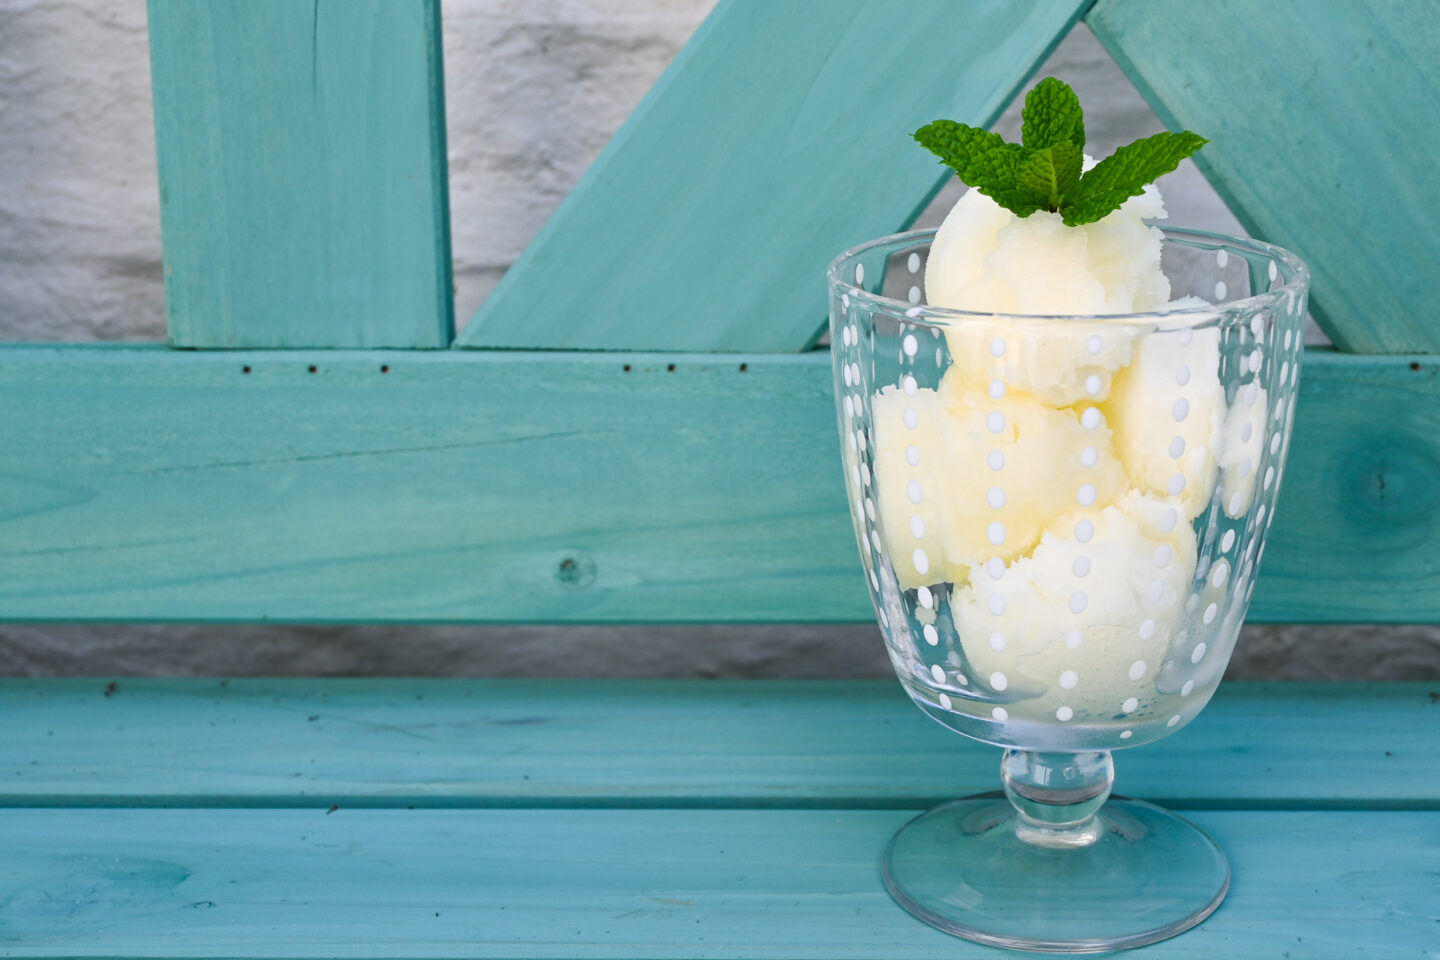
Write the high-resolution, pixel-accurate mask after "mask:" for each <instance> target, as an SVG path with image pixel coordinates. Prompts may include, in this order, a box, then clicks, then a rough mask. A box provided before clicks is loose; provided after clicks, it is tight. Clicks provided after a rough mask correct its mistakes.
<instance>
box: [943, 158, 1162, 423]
mask: <svg viewBox="0 0 1440 960" xmlns="http://www.w3.org/2000/svg"><path fill="white" fill-rule="evenodd" d="M1164 216H1165V205H1164V203H1163V202H1162V201H1161V199H1160V194H1159V192H1158V191H1156V190H1155V188H1154V187H1153V186H1151V187H1146V188H1145V192H1144V193H1142V194H1141V195H1140V196H1137V197H1132V198H1131V199H1130V200H1128V201H1127V202H1126V203H1125V204H1123V205H1122V206H1121V207H1120V209H1118V210H1116V211H1115V212H1114V213H1111V214H1110V215H1109V216H1107V217H1104V218H1103V219H1101V220H1099V221H1097V222H1095V223H1091V224H1085V225H1082V226H1078V227H1067V226H1065V225H1064V223H1062V222H1061V219H1060V216H1059V214H1054V213H1047V212H1044V211H1041V212H1039V213H1034V214H1031V215H1030V216H1028V217H1024V218H1021V217H1017V216H1015V214H1013V213H1011V212H1010V211H1009V210H1006V209H1005V208H1003V207H1001V206H1000V205H999V204H997V203H995V201H993V200H991V199H990V198H989V197H987V196H985V195H984V194H982V193H980V192H979V191H976V190H971V191H970V192H968V193H966V194H965V195H964V196H962V197H961V198H960V200H959V201H958V202H957V203H956V204H955V207H954V208H953V209H952V210H951V211H950V214H949V216H947V217H946V218H945V222H944V223H943V224H941V226H940V229H939V231H937V233H936V235H935V240H934V242H933V243H932V244H931V248H930V259H929V261H928V262H927V263H926V267H925V295H926V298H927V300H928V302H929V303H930V304H931V305H932V306H938V307H946V308H949V309H953V310H970V311H976V312H984V313H1007V314H1029V315H1032V316H1033V315H1066V316H1069V315H1082V314H1115V313H1134V312H1143V311H1149V310H1156V309H1159V308H1160V307H1162V306H1163V305H1164V304H1165V303H1166V302H1167V300H1168V299H1169V296H1170V283H1169V281H1168V280H1167V279H1166V278H1165V275H1164V273H1163V272H1161V270H1160V245H1161V234H1160V231H1159V230H1157V229H1156V228H1154V227H1151V226H1149V225H1147V224H1146V223H1145V222H1144V219H1143V218H1145V217H1150V218H1162V217H1164ZM945 335H946V340H947V342H948V344H949V346H950V354H951V357H952V359H953V361H954V363H955V365H956V366H957V367H958V369H959V371H960V375H961V376H963V377H964V378H965V379H966V380H968V381H971V382H975V383H981V384H983V383H988V382H989V381H992V380H995V379H999V380H1000V381H1002V382H1003V383H1005V384H1006V385H1007V386H1009V387H1012V388H1015V389H1019V390H1023V391H1025V392H1027V393H1031V394H1034V395H1035V396H1036V397H1037V398H1039V399H1040V400H1041V401H1042V402H1044V403H1046V404H1049V405H1050V406H1069V405H1070V404H1073V403H1076V402H1079V401H1084V400H1103V399H1104V398H1106V397H1108V396H1109V395H1110V380H1111V377H1112V376H1113V374H1114V372H1115V371H1116V370H1118V369H1119V368H1121V367H1123V366H1125V365H1126V364H1128V363H1129V362H1130V353H1131V346H1130V336H1129V334H1127V333H1126V332H1125V331H1123V330H1117V329H1115V328H1114V327H1110V326H1108V325H1105V324H1086V323H1075V324H1071V325H1068V326H1066V327H1065V328H1063V329H1061V328H1057V327H1056V326H1055V324H1053V323H1049V324H1039V323H1036V322H1034V321H1030V322H1026V321H1024V320H1023V319H1018V318H1017V319H1012V318H1006V319H1004V320H997V321H974V322H970V321H964V320H957V321H955V322H954V323H953V324H952V325H951V326H950V327H948V328H947V329H946V331H945Z"/></svg>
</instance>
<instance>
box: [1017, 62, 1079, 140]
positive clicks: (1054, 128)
mask: <svg viewBox="0 0 1440 960" xmlns="http://www.w3.org/2000/svg"><path fill="white" fill-rule="evenodd" d="M1020 119H1021V123H1022V125H1021V128H1020V139H1021V141H1022V142H1023V143H1024V144H1025V146H1026V147H1027V148H1029V149H1031V150H1044V149H1045V148H1046V147H1050V146H1054V145H1055V144H1057V143H1061V142H1064V143H1073V144H1074V145H1075V146H1076V147H1079V148H1081V149H1083V148H1084V146H1085V119H1084V114H1083V113H1082V112H1081V110H1080V98H1079V97H1077V96H1075V91H1074V90H1071V89H1070V86H1069V84H1067V83H1065V82H1064V81H1062V80H1056V79H1055V78H1054V77H1046V78H1045V79H1044V80H1041V81H1040V82H1039V83H1037V84H1035V86H1034V88H1033V89H1031V91H1030V92H1029V93H1027V94H1026V95H1025V109H1024V110H1022V111H1021V112H1020Z"/></svg>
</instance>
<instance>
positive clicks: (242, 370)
mask: <svg viewBox="0 0 1440 960" xmlns="http://www.w3.org/2000/svg"><path fill="white" fill-rule="evenodd" d="M240 372H241V373H249V372H250V368H249V367H241V368H240Z"/></svg>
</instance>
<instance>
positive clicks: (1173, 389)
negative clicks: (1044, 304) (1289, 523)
mask: <svg viewBox="0 0 1440 960" xmlns="http://www.w3.org/2000/svg"><path fill="white" fill-rule="evenodd" d="M1163 234H1164V240H1163V246H1162V250H1163V269H1164V272H1165V274H1166V277H1167V279H1168V280H1169V282H1170V285H1171V297H1172V298H1173V299H1172V305H1171V307H1170V308H1169V309H1168V310H1167V311H1166V312H1157V313H1149V314H1129V315H1113V316H1100V315H1096V316H1056V317H1039V316H1001V315H995V314H981V313H968V312H962V311H955V310H946V309H941V308H937V307H930V306H928V305H926V304H925V303H924V302H923V301H924V297H923V289H924V284H923V280H922V278H923V276H924V267H925V261H926V257H927V255H928V252H929V247H930V241H931V240H932V238H933V236H934V232H933V231H916V232H912V233H905V234H899V235H896V236H891V237H884V238H881V239H878V240H874V241H872V242H869V243H866V244H863V245H861V246H859V247H856V248H854V249H852V250H849V251H847V252H845V253H844V254H842V255H841V256H840V257H839V258H838V259H837V260H836V261H835V262H834V263H833V264H832V265H831V267H830V271H829V283H830V339H831V351H832V355H833V357H834V369H835V396H836V399H837V406H838V417H839V426H840V435H841V451H842V458H843V460H844V470H845V479H846V484H847V489H848V493H849V500H850V508H851V519H852V520H853V522H854V525H855V536H856V540H857V542H858V543H859V547H860V555H861V560H862V562H863V564H864V568H865V578H866V580H867V582H868V583H869V586H870V593H871V598H872V600H873V602H874V605H875V611H876V616H877V618H878V619H879V622H880V626H881V629H882V632H883V634H884V637H885V643H886V647H887V649H888V651H889V653H890V659H891V662H892V663H893V664H894V666H895V671H896V673H897V674H898V676H899V678H900V682H901V684H902V685H903V686H904V688H905V690H906V691H907V692H908V693H909V694H910V697H911V699H913V700H914V701H915V704H916V705H917V706H918V707H919V708H920V709H921V710H923V711H924V712H925V713H926V714H928V715H929V716H930V717H931V718H932V719H934V720H936V721H937V722H939V723H941V724H943V725H945V726H946V727H949V728H950V729H951V730H954V731H956V732H958V733H962V734H964V735H966V736H968V737H972V738H974V739H976V740H980V741H983V742H985V743H991V744H995V745H996V746H999V747H1002V748H1004V754H1003V759H1002V761H1001V768H1000V774H1001V785H1002V787H1003V791H1002V792H997V793H993V794H987V795H983V796H979V797H972V798H967V799H962V800H957V801H954V802H952V803H948V804H945V805H943V806H940V807H937V808H936V809H934V810H931V811H929V812H927V813H925V814H923V815H921V816H919V817H917V818H916V819H914V820H912V821H911V822H910V823H909V824H907V825H906V826H905V827H903V828H901V830H900V831H899V832H898V833H897V834H896V835H895V837H894V838H893V839H892V840H891V841H890V844H889V847H888V848H887V849H886V851H885V855H884V861H883V865H882V866H883V877H884V881H885V885H886V887H887V889H888V890H889V891H890V893H891V895H892V896H893V897H894V898H895V900H896V901H897V902H898V903H899V904H900V905H901V906H903V907H904V908H905V909H906V910H909V911H910V912H911V913H913V914H914V915H915V916H917V917H919V918H920V919H922V920H924V921H925V922H927V923H929V924H931V925H933V926H935V927H938V928H940V929H941V930H945V931H948V932H950V933H953V934H956V935H958V936H961V937H966V938H968V939H971V940H975V941H979V942H981V943H988V944H994V945H997V946H1003V947H1011V948H1018V949H1026V950H1036V951H1046V952H1067V953H1094V952H1102V951H1108V950H1116V949H1121V948H1125V947H1134V946H1140V945H1142V944H1146V943H1153V942H1155V941H1157V940H1162V939H1164V938H1166V937H1169V936H1173V935H1175V934H1177V933H1179V932H1181V931H1183V930H1186V929H1189V928H1190V927H1192V926H1194V925H1195V924H1197V923H1199V922H1200V921H1201V920H1203V919H1204V918H1205V917H1207V916H1209V914H1210V913H1211V912H1213V911H1214V910H1215V908H1216V907H1217V906H1219V904H1220V901H1221V900H1222V899H1223V898H1224V896H1225V893H1226V890H1227V889H1228V886H1229V867H1228V865H1227V862H1226V859H1225V856H1224V854H1223V853H1222V852H1221V851H1220V849H1219V848H1218V847H1217V846H1216V845H1215V843H1214V841H1213V840H1211V839H1210V837H1208V836H1207V835H1206V834H1205V833H1203V832H1202V831H1201V830H1200V829H1199V828H1197V827H1195V826H1194V825H1192V824H1191V823H1189V822H1188V821H1186V820H1184V819H1182V818H1180V817H1177V816H1175V815H1174V814H1170V813H1167V812H1166V811H1164V810H1161V809H1160V808H1158V807H1155V806H1152V805H1151V804H1148V803H1144V802H1142V801H1138V800H1124V799H1119V798H1112V797H1111V795H1110V791H1111V785H1112V782H1113V780H1114V766H1113V763H1112V752H1113V751H1115V750H1118V749H1121V748H1124V747H1135V746H1140V745H1142V744H1148V743H1151V742H1153V741H1155V740H1159V739H1161V738H1162V737H1165V736H1168V735H1169V734H1171V733H1174V732H1175V731H1177V730H1179V729H1180V728H1182V727H1183V726H1184V725H1185V724H1187V723H1189V722H1190V721H1191V720H1192V719H1194V717H1195V715H1196V714H1198V713H1199V712H1200V710H1201V709H1202V708H1203V707H1204V706H1205V704H1206V702H1208V701H1209V699H1210V697H1211V695H1212V694H1213V693H1214V692H1215V687H1216V685H1217V684H1218V683H1219V682H1220V677H1221V675H1222V674H1223V673H1224V671H1225V666H1226V663H1227V662H1228V661H1229V659H1230V653H1231V650H1232V649H1233V648H1234V645H1235V638H1236V636H1237V634H1238V633H1239V630H1240V624H1241V622H1242V621H1243V620H1244V617H1245V612H1246V609H1247V608H1248V605H1249V602H1250V596H1251V593H1252V592H1253V591H1254V589H1255V574H1256V570H1257V568H1258V567H1259V564H1260V561H1261V559H1262V557H1263V556H1264V552H1265V531H1266V530H1267V529H1269V526H1270V524H1271V522H1272V521H1273V520H1274V516H1275V497H1276V495H1277V493H1278V492H1279V489H1280V480H1281V477H1282V475H1283V473H1284V470H1285V455H1286V451H1287V448H1288V445H1289V441H1290V434H1291V428H1292V425H1293V423H1294V416H1295V396H1296V384H1297V381H1298V377H1299V373H1300V361H1301V357H1302V353H1303V348H1304V343H1303V341H1304V322H1305V301H1306V293H1307V289H1308V284H1309V275H1308V272H1307V270H1306V268H1305V266H1304V264H1302V263H1301V262H1300V261H1299V260H1298V259H1297V258H1296V257H1295V256H1293V255H1292V254H1290V253H1288V252H1286V251H1284V250H1281V249H1279V248H1277V247H1274V246H1270V245H1268V244H1264V243H1259V242H1256V241H1252V240H1246V239H1239V238H1233V237H1224V236H1218V235H1214V234H1209V233H1204V232H1200V231H1193V230H1181V229H1173V228H1164V229H1163ZM1176 300H1178V301H1179V302H1178V303H1176V302H1174V301H1176Z"/></svg>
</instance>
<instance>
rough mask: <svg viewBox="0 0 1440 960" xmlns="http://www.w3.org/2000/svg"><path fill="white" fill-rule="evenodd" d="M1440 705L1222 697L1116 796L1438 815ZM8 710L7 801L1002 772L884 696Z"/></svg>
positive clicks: (3, 777)
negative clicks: (1432, 732) (1425, 733)
mask: <svg viewBox="0 0 1440 960" xmlns="http://www.w3.org/2000/svg"><path fill="white" fill-rule="evenodd" d="M875 642H876V643H877V644H878V643H880V638H879V636H878V635H877V636H876V639H875ZM1436 689H1437V688H1436V686H1435V685H1434V684H1430V685H1423V684H1379V685H1365V684H1283V683H1282V684H1244V683H1237V684H1229V683H1226V684H1221V686H1220V690H1219V692H1218V694H1217V695H1216V697H1215V699H1214V701H1213V702H1212V703H1211V704H1210V705H1209V706H1208V707H1207V708H1206V709H1205V711H1204V712H1203V713H1202V714H1201V715H1200V717H1199V719H1197V720H1196V721H1195V722H1194V723H1193V724H1191V725H1190V726H1187V727H1186V728H1185V729H1184V730H1181V731H1179V732H1178V733H1176V734H1175V735H1174V736H1172V737H1170V738H1168V739H1166V740H1165V741H1164V743H1163V744H1162V745H1156V746H1150V747H1146V748H1143V749H1139V750H1126V751H1122V752H1121V753H1120V754H1118V755H1117V760H1116V766H1117V769H1118V781H1117V783H1118V786H1117V789H1118V790H1119V791H1120V792H1122V793H1124V794H1127V795H1130V796H1139V797H1144V798H1146V799H1149V800H1153V801H1155V802H1159V803H1162V804H1164V805H1166V806H1171V807H1177V808H1182V809H1196V808H1205V809H1270V810H1294V809H1332V810H1351V809H1428V810H1436V809H1440V748H1437V746H1436V744H1435V742H1434V738H1433V737H1428V736H1423V735H1421V732H1422V731H1428V730H1433V729H1435V728H1436V725H1437V723H1440V704H1437V703H1436ZM0 703H4V704H5V706H6V711H5V730H6V735H5V736H4V737H3V738H0V805H3V806H10V807H38V806H82V807H102V806H109V807H115V806H128V807H156V806H170V807H292V808H300V809H311V810H325V809H328V808H329V807H330V806H331V805H332V804H339V805H340V806H341V807H342V808H345V809H350V808H355V807H368V808H377V807H380V808H395V809H405V808H407V807H420V808H477V807H501V808H580V807H643V808H660V807H687V808H699V807H706V808H763V809H775V808H793V809H842V808H844V809H912V808H921V807H927V806H931V805H933V804H936V803H940V802H943V801H944V800H947V799H950V798H953V797H957V796H965V795H968V794H972V793H977V792H981V791H985V790H992V789H995V788H996V787H997V785H998V778H999V759H1000V751H999V750H998V749H996V748H993V747H988V746H984V745H982V744H979V743H976V742H974V741H971V740H967V739H965V738H963V737H960V736H957V735H956V734H954V733H951V732H950V731H948V730H946V729H944V728H942V727H941V726H940V725H939V724H936V723H933V722H931V721H930V720H928V719H927V718H926V717H925V716H924V715H923V714H921V713H920V711H919V710H917V709H916V708H915V707H914V705H913V704H911V702H910V700H909V699H908V698H907V697H906V696H905V695H904V693H903V692H902V690H901V689H900V686H899V684H897V683H896V682H894V681H893V680H890V681H859V682H846V681H785V682H781V681H765V682H756V681H694V682H674V681H617V680H595V681H557V680H543V681H535V680H373V679H370V680H321V681H317V680H311V679H307V680H240V679H236V680H228V681H217V680H153V679H141V678H135V679H129V678H119V679H117V680H116V681H113V685H112V683H111V682H108V681H106V680H104V679H94V680H31V681H26V680H13V679H11V680H0ZM7 816H8V814H7ZM0 819H3V818H0ZM0 850H3V847H0Z"/></svg>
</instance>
